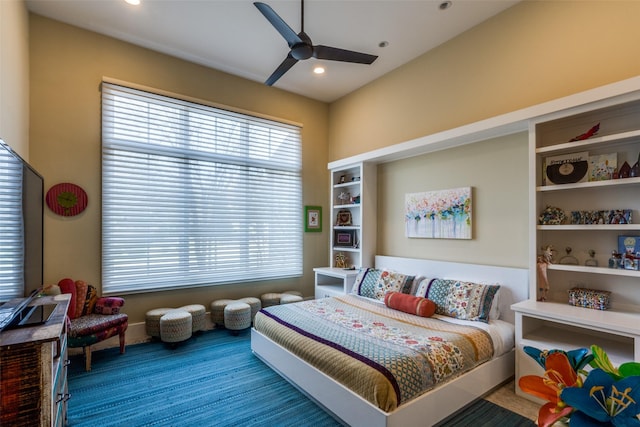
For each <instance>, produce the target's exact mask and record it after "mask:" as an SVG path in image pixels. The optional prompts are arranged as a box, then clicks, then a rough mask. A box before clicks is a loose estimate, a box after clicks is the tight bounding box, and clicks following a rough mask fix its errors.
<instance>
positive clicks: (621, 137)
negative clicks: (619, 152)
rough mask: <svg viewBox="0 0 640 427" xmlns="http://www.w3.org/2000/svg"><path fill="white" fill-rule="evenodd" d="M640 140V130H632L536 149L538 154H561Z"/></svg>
mask: <svg viewBox="0 0 640 427" xmlns="http://www.w3.org/2000/svg"><path fill="white" fill-rule="evenodd" d="M638 138H640V130H632V131H628V132H621V133H616V134H612V135H604V136H599V137H595V138H589V139H585V140H583V141H573V142H565V143H560V144H555V145H549V146H547V147H540V148H537V149H536V154H561V153H564V152H570V151H576V150H578V151H580V150H585V149H587V148H591V147H595V146H599V145H604V144H605V143H606V145H607V148H609V147H612V145H613V144H614V143H616V144H625V143H629V142H633V140H634V139H638Z"/></svg>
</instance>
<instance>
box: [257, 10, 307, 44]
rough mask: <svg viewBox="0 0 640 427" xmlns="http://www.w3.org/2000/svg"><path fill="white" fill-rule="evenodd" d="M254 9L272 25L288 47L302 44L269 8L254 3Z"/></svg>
mask: <svg viewBox="0 0 640 427" xmlns="http://www.w3.org/2000/svg"><path fill="white" fill-rule="evenodd" d="M253 4H254V5H255V7H257V8H258V10H259V11H260V12H262V14H263V15H264V17H265V18H267V20H268V21H269V22H270V23H271V25H273V27H274V28H275V29H276V30H278V32H279V33H280V35H282V37H284V39H285V40H286V41H287V44H288V45H289V47H293V45H295V44H297V43H302V39H300V37H299V36H298V34H296V32H295V31H293V30H292V29H291V27H290V26H289V25H287V23H286V22H284V20H283V19H282V18H280V16H278V14H277V13H276V12H275V11H274V10H273V9H271V6H269V5H268V4H265V3H261V2H254V3H253Z"/></svg>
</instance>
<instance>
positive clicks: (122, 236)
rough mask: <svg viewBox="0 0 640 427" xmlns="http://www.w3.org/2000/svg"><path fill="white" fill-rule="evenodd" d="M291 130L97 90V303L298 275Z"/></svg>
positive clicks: (298, 200)
mask: <svg viewBox="0 0 640 427" xmlns="http://www.w3.org/2000/svg"><path fill="white" fill-rule="evenodd" d="M301 205H302V183H301V141H300V128H299V127H297V126H292V125H288V124H283V123H279V122H274V121H270V120H266V119H261V118H257V117H252V116H248V115H244V114H239V113H235V112H230V111H226V110H222V109H218V108H213V107H210V106H206V105H201V104H196V103H193V102H187V101H183V100H179V99H175V98H171V97H166V96H161V95H157V94H154V93H150V92H145V91H141V90H137V89H131V88H127V87H124V86H119V85H114V84H109V83H103V85H102V242H103V247H102V281H103V283H102V286H103V292H104V293H105V294H115V293H132V292H143V291H150V290H158V289H175V288H182V287H195V286H206V285H215V284H223V283H225V284H226V283H234V282H246V281H256V280H266V279H275V278H284V277H293V276H300V275H302V213H301V211H302V206H301Z"/></svg>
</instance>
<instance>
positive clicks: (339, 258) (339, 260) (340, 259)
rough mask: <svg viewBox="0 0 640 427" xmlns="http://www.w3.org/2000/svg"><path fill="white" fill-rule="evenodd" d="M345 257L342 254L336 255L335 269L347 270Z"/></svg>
mask: <svg viewBox="0 0 640 427" xmlns="http://www.w3.org/2000/svg"><path fill="white" fill-rule="evenodd" d="M348 261H349V260H348V259H347V256H346V255H345V254H343V253H342V252H338V253H337V254H336V268H347V262H348Z"/></svg>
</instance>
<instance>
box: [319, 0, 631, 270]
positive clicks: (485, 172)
mask: <svg viewBox="0 0 640 427" xmlns="http://www.w3.org/2000/svg"><path fill="white" fill-rule="evenodd" d="M454 7H455V6H454ZM639 17H640V1H582V0H580V1H524V2H522V3H518V4H516V5H515V6H513V7H512V8H509V9H507V10H506V11H505V12H503V13H501V14H499V15H497V16H495V17H494V18H492V19H490V20H488V21H486V22H485V23H483V24H480V25H478V26H476V27H475V28H473V29H471V30H470V31H467V32H466V33H464V34H462V35H460V36H458V37H457V38H455V39H453V40H451V41H449V42H447V43H445V44H444V45H442V46H440V47H438V48H436V49H434V50H433V51H431V52H429V53H427V54H425V55H422V56H421V57H419V58H417V59H415V60H414V61H412V62H410V63H409V64H406V65H404V66H402V67H400V68H398V69H396V70H394V71H392V72H391V73H388V74H387V75H385V76H383V77H382V78H380V79H378V80H376V81H374V82H372V83H370V84H368V85H366V86H364V87H363V88H361V89H359V90H357V91H356V92H353V93H351V94H349V95H347V96H345V97H343V98H342V99H340V100H338V101H336V102H334V103H332V104H331V106H330V113H329V160H330V161H335V160H339V159H343V158H346V157H351V156H354V155H357V154H361V153H365V152H368V151H371V150H374V149H379V148H382V147H387V146H390V145H393V144H397V143H401V142H405V141H409V140H413V139H415V138H419V137H422V136H425V135H431V134H434V133H437V132H439V131H443V130H448V129H452V128H455V127H458V126H462V125H465V124H469V123H474V122H477V121H480V120H482V119H486V118H490V117H494V116H498V115H501V114H504V113H508V112H511V111H514V110H518V109H521V108H525V107H528V106H532V105H536V104H539V103H542V102H545V101H549V100H553V99H557V98H560V97H563V96H566V95H570V94H574V93H577V92H581V91H584V90H587V89H591V88H594V87H598V86H602V85H605V84H608V83H612V82H616V81H620V80H624V79H627V78H629V77H633V76H636V75H639V74H640V55H638V41H639V40H640V26H638V25H637V21H638V18H639ZM378 174H379V179H378V209H377V220H378V230H377V233H378V241H377V253H379V254H383V255H396V256H410V257H416V258H433V259H443V260H464V261H466V262H471V263H487V264H493V265H504V266H513V267H527V265H528V232H527V224H528V222H527V214H528V209H529V208H528V199H527V194H528V175H527V139H526V135H525V134H520V135H513V136H510V137H506V138H499V139H495V140H491V141H485V142H481V143H476V144H472V145H469V146H464V147H459V148H455V149H450V150H446V151H442V152H436V153H433V154H429V155H423V156H420V157H415V158H412V159H407V160H402V161H397V162H392V163H388V164H383V165H380V166H379V167H378ZM460 186H472V187H474V190H475V191H474V195H473V196H474V203H473V209H474V212H473V217H474V227H473V228H474V238H473V240H471V241H464V240H441V239H438V240H432V239H408V238H406V237H405V235H404V217H403V205H404V195H405V194H406V193H412V192H421V191H427V190H438V189H447V188H456V187H460Z"/></svg>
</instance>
